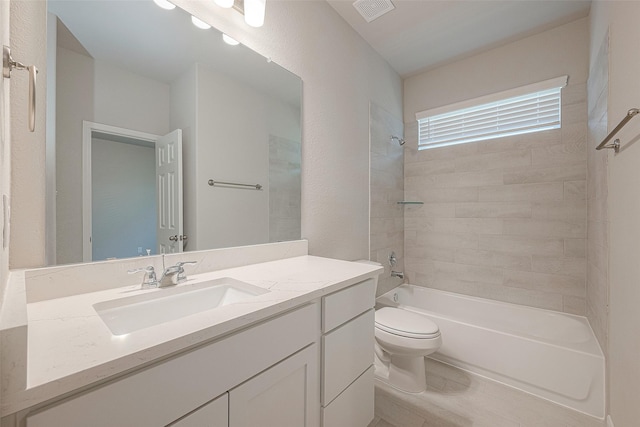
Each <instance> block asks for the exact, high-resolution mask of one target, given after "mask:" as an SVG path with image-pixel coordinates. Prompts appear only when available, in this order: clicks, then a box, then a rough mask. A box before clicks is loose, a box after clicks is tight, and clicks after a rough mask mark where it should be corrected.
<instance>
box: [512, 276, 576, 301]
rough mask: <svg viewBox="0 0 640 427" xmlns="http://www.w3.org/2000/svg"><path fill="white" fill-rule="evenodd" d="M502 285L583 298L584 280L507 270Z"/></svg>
mask: <svg viewBox="0 0 640 427" xmlns="http://www.w3.org/2000/svg"><path fill="white" fill-rule="evenodd" d="M504 285H505V286H510V287H513V288H523V289H530V290H534V291H539V292H549V293H557V294H562V295H571V296H577V297H584V296H585V284H584V279H581V278H578V277H570V276H560V275H557V274H547V273H535V272H528V271H509V270H507V271H505V272H504Z"/></svg>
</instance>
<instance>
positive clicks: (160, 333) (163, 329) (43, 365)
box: [0, 255, 382, 416]
mask: <svg viewBox="0 0 640 427" xmlns="http://www.w3.org/2000/svg"><path fill="white" fill-rule="evenodd" d="M381 272H382V267H379V266H375V265H368V264H360V263H354V262H348V261H340V260H334V259H328V258H321V257H315V256H308V255H305V256H297V257H293V258H287V259H281V260H277V261H271V262H264V263H260V264H253V265H248V266H243V267H236V268H229V269H224V270H217V271H213V272H208V273H202V274H198V275H193V276H190V277H189V280H187V282H185V283H183V284H179V285H177V286H178V287H180V286H190V285H191V284H194V282H200V281H203V280H211V279H217V278H222V277H231V278H233V279H236V280H240V281H243V282H246V283H249V284H251V285H255V286H258V287H261V288H265V289H269V290H270V292H268V293H266V294H263V295H258V296H255V297H252V298H251V299H250V300H248V301H246V302H239V303H234V304H230V305H226V306H222V307H219V308H215V309H212V310H208V311H204V312H200V313H197V314H193V315H190V316H187V317H183V318H180V319H178V320H175V321H171V322H166V323H162V324H159V325H155V326H151V327H148V328H145V329H141V330H138V331H135V332H132V333H129V334H126V335H122V336H114V335H112V334H111V332H110V330H109V329H108V328H107V326H106V325H105V324H104V323H103V321H102V319H101V318H100V317H99V316H98V314H97V313H96V311H95V310H94V308H93V304H95V303H98V302H103V301H109V300H114V299H119V298H124V297H130V296H134V295H140V294H144V293H150V292H163V291H165V289H167V288H160V289H148V290H141V289H140V285H134V286H125V287H120V288H113V289H106V290H101V291H97V292H92V293H83V294H76V295H71V296H65V297H61V298H55V299H45V300H42V301H38V302H32V303H29V304H26V305H27V308H26V311H27V319H28V321H27V328H26V330H28V333H27V350H26V353H27V357H26V361H27V363H26V366H25V367H22V368H20V366H19V365H20V363H16V364H15V365H16V368H15V370H14V372H11V371H10V372H6V371H7V369H6V368H5V372H3V373H2V374H3V377H8V379H9V380H8V381H7V380H6V378H5V381H3V383H4V384H12V387H9V389H5V390H3V393H2V405H1V414H0V415H2V416H5V415H9V414H12V413H14V412H17V411H19V410H22V409H25V408H28V407H30V406H33V405H35V404H38V403H42V402H45V401H47V400H50V399H53V398H56V397H58V396H61V395H64V394H65V393H69V392H71V391H74V390H77V389H79V388H82V387H86V386H88V385H90V384H93V383H96V382H97V381H100V380H103V379H105V378H107V377H111V376H114V375H117V374H119V373H122V372H125V371H128V370H131V369H134V368H138V367H141V366H144V365H147V364H149V363H152V362H154V361H158V360H160V359H162V358H164V357H166V356H169V355H173V354H176V353H178V352H180V351H183V350H185V349H188V348H191V347H195V346H198V345H202V344H203V343H206V342H207V341H211V340H215V339H217V338H220V337H222V336H224V335H226V334H229V333H231V332H233V331H236V330H239V329H241V328H244V327H247V326H249V325H251V324H254V323H256V322H260V321H262V320H265V319H267V318H269V317H271V316H274V315H277V314H279V313H282V312H284V311H286V310H289V309H292V308H294V307H297V306H300V305H303V304H305V303H308V302H310V301H312V300H315V299H317V298H319V297H321V296H323V295H326V294H329V293H332V292H335V291H338V290H340V289H343V288H345V287H348V286H350V285H353V284H355V283H358V282H360V281H362V280H364V279H367V278H373V277H376V276H377V275H378V274H380V273H381ZM22 277H24V275H23V276H22ZM13 282H14V284H13V285H10V286H16V285H15V280H14V281H13ZM22 283H23V289H22V291H20V290H19V289H18V290H15V289H14V290H8V292H10V293H13V294H15V295H21V294H22V293H23V292H24V279H23V282H22ZM18 300H19V298H18ZM23 301H25V303H26V299H24V298H23ZM18 341H19V340H18ZM11 351H12V350H11V349H4V350H3V355H6V354H10V353H11ZM14 353H15V355H16V357H18V358H19V354H20V349H15V352H14ZM18 362H19V361H18ZM4 366H6V364H5V365H4ZM25 372H26V378H11V376H12V375H13V376H14V377H16V376H25ZM20 383H22V384H26V386H22V387H16V386H15V385H16V384H20Z"/></svg>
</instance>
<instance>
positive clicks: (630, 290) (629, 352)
mask: <svg viewBox="0 0 640 427" xmlns="http://www.w3.org/2000/svg"><path fill="white" fill-rule="evenodd" d="M639 16H640V3H638V2H625V1H595V2H593V4H592V6H591V16H590V19H591V57H592V58H593V59H595V58H597V53H598V49H599V47H600V43H601V42H602V40H603V39H604V37H605V33H606V31H607V28H608V29H609V96H608V108H607V116H608V128H609V130H612V129H613V128H614V127H615V126H616V125H617V124H618V122H619V121H620V120H621V119H622V118H623V117H624V116H625V114H626V112H627V110H628V109H630V108H638V107H640V105H639V104H638V103H639V100H638V93H640V80H639V79H638V75H639V74H640V58H639V57H638V55H636V54H635V52H636V51H637V41H638V40H639V39H640V27H639V26H638V23H637V20H638V17H639ZM594 65H595V64H592V67H591V68H592V69H593V68H594ZM593 95H596V96H597V94H589V96H593ZM639 134H640V121H639V119H637V118H635V119H634V120H632V121H631V122H629V124H628V125H627V126H626V128H625V129H624V130H623V131H621V132H620V133H619V134H618V137H619V138H620V140H621V142H622V149H621V151H620V154H618V155H614V154H613V153H612V152H611V151H610V150H607V151H606V152H600V153H598V154H600V155H602V156H608V171H609V176H608V209H609V218H608V219H609V236H610V241H609V248H610V252H609V260H608V262H609V319H608V320H609V323H608V332H609V351H608V353H609V363H608V364H609V401H610V406H609V412H610V414H611V418H612V420H613V423H614V424H615V425H616V426H618V427H620V426H622V427H624V426H632V425H637V423H638V420H640V405H638V402H640V363H639V362H638V361H639V357H638V355H639V354H640V334H638V325H640V310H638V307H640V286H639V283H638V282H639V281H638V278H639V277H640V262H638V254H639V253H640V222H639V220H638V218H640V191H639V190H638V188H639V186H640V168H638V165H639V164H640V143H639V142H638V139H639V138H638V135H639ZM590 149H593V147H590Z"/></svg>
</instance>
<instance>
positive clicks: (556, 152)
mask: <svg viewBox="0 0 640 427" xmlns="http://www.w3.org/2000/svg"><path fill="white" fill-rule="evenodd" d="M586 161H587V150H586V142H585V140H584V139H582V140H579V141H573V140H572V142H571V143H563V144H561V145H553V146H550V147H540V148H532V149H531V165H532V166H534V167H535V166H538V167H549V166H562V165H565V166H568V165H575V164H582V165H586Z"/></svg>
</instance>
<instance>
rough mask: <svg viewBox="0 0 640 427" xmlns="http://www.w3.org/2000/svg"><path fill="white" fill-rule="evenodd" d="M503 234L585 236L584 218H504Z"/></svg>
mask: <svg viewBox="0 0 640 427" xmlns="http://www.w3.org/2000/svg"><path fill="white" fill-rule="evenodd" d="M503 221H504V226H503V229H504V234H506V235H510V236H533V237H536V236H537V237H567V238H580V237H586V222H585V221H584V220H578V221H577V220H575V219H574V220H568V221H554V220H543V219H504V220H503Z"/></svg>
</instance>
